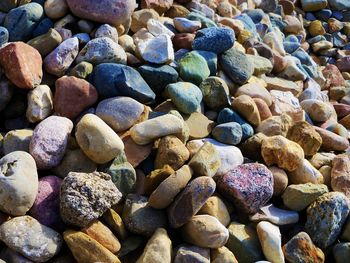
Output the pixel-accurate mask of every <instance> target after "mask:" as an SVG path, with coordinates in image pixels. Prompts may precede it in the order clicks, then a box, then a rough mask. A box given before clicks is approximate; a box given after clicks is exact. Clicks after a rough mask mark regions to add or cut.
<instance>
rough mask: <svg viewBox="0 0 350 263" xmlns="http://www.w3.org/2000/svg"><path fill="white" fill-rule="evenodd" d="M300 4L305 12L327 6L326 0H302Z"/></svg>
mask: <svg viewBox="0 0 350 263" xmlns="http://www.w3.org/2000/svg"><path fill="white" fill-rule="evenodd" d="M301 5H302V8H303V10H304V11H305V12H309V11H318V10H321V9H323V8H326V7H327V0H316V1H314V0H302V1H301Z"/></svg>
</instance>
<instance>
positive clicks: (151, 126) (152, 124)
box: [130, 114, 184, 145]
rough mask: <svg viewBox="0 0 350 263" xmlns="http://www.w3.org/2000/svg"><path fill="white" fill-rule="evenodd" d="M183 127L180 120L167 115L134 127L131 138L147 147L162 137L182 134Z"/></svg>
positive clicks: (131, 130)
mask: <svg viewBox="0 0 350 263" xmlns="http://www.w3.org/2000/svg"><path fill="white" fill-rule="evenodd" d="M183 126H184V123H183V121H182V120H181V119H180V118H178V117H176V116H174V115H171V114H166V115H163V116H160V117H156V118H154V119H150V120H146V121H144V122H141V123H139V124H136V125H134V126H133V127H132V128H131V129H130V132H131V138H132V139H133V141H134V142H135V143H137V144H139V145H145V144H148V143H150V142H152V141H154V140H155V139H158V138H160V137H164V136H167V135H171V134H176V133H180V132H182V130H183Z"/></svg>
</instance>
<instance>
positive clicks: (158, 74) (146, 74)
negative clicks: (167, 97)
mask: <svg viewBox="0 0 350 263" xmlns="http://www.w3.org/2000/svg"><path fill="white" fill-rule="evenodd" d="M138 71H139V72H140V74H141V76H142V77H143V78H144V79H145V81H146V82H147V84H148V85H149V86H150V87H151V89H152V90H153V91H154V92H155V93H157V94H159V93H162V92H163V91H164V89H165V87H166V86H167V85H168V84H170V83H175V82H176V81H177V79H178V78H179V74H178V73H177V71H176V70H175V69H174V68H173V67H171V66H169V65H161V66H160V65H154V64H148V65H143V66H141V67H139V68H138Z"/></svg>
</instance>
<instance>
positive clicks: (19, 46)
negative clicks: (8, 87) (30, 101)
mask: <svg viewBox="0 0 350 263" xmlns="http://www.w3.org/2000/svg"><path fill="white" fill-rule="evenodd" d="M0 65H1V67H2V68H3V69H4V71H5V75H6V77H7V78H8V79H9V80H10V81H11V82H12V83H13V84H15V85H16V86H17V87H18V88H22V89H33V88H35V87H36V86H37V85H39V84H40V83H41V79H42V77H43V71H42V65H43V61H42V59H41V55H40V53H39V52H38V51H37V50H36V49H35V48H33V47H31V46H29V45H27V44H25V43H23V42H12V43H10V44H8V45H6V46H4V47H3V48H1V49H0Z"/></svg>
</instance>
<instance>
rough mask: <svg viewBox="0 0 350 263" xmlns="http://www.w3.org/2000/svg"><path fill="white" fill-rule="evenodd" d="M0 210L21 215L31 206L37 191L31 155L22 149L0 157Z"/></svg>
mask: <svg viewBox="0 0 350 263" xmlns="http://www.w3.org/2000/svg"><path fill="white" fill-rule="evenodd" d="M0 168H1V169H0V171H1V172H0V174H1V176H2V180H1V183H0V189H1V192H0V198H1V200H3V202H1V204H0V210H1V211H3V212H5V213H7V214H9V215H13V216H22V215H25V213H26V212H27V211H28V210H29V209H30V208H31V207H32V205H33V203H34V201H35V198H36V195H37V193H38V173H37V170H36V164H35V161H34V159H33V157H32V156H31V155H30V154H28V153H26V152H22V151H15V152H11V153H9V154H7V155H5V156H4V157H2V158H1V159H0Z"/></svg>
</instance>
